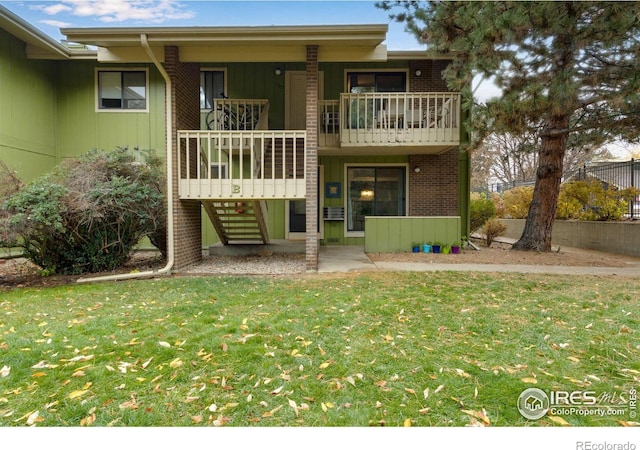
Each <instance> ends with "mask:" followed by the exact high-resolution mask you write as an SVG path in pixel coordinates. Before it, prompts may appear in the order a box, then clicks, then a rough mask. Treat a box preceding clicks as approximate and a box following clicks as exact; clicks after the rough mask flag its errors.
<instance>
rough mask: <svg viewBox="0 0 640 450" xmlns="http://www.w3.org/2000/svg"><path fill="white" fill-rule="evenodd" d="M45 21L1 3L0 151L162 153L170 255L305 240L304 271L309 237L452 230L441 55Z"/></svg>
mask: <svg viewBox="0 0 640 450" xmlns="http://www.w3.org/2000/svg"><path fill="white" fill-rule="evenodd" d="M61 31H62V33H63V34H64V35H65V36H66V37H67V40H68V42H70V43H73V44H65V45H63V44H61V43H58V42H55V41H53V40H52V39H50V38H49V37H47V36H46V35H44V34H43V33H41V32H39V31H38V30H37V29H35V28H34V27H32V26H31V25H30V24H28V23H26V22H24V21H23V20H22V19H20V18H19V17H17V16H15V15H14V14H12V13H10V12H9V11H7V10H6V9H4V8H2V7H0V98H1V99H2V101H1V102H0V158H1V159H2V160H3V161H5V162H6V163H7V164H9V166H10V167H12V168H13V169H15V170H17V171H18V173H19V175H20V176H21V178H23V179H25V180H28V179H30V178H33V177H35V176H37V175H39V174H41V173H44V172H46V171H47V170H49V169H51V168H52V167H53V166H54V165H55V164H56V163H58V162H59V161H61V160H62V159H64V158H70V157H74V156H77V155H78V154H81V153H84V152H86V151H88V150H90V149H92V148H101V149H105V150H107V149H110V148H115V147H128V148H130V149H134V148H138V149H154V150H156V152H158V153H159V154H164V155H165V157H166V165H167V166H166V167H167V173H168V175H169V176H168V184H167V189H168V206H169V208H168V209H169V227H168V228H169V233H170V237H169V241H170V242H169V244H170V245H169V251H170V253H171V255H170V257H171V259H172V262H173V264H174V265H175V267H183V266H186V265H189V264H191V263H193V262H196V261H198V260H199V259H200V258H201V257H202V249H203V246H206V245H210V244H213V243H215V242H222V243H224V244H228V245H233V244H234V243H238V242H242V243H246V242H255V243H265V242H268V241H269V240H270V239H304V240H305V243H306V262H307V268H308V269H309V270H315V269H316V268H317V261H318V247H319V246H320V245H327V244H330V245H363V244H364V243H365V242H367V243H372V242H373V243H375V242H378V243H382V242H401V241H402V240H403V239H409V238H410V235H411V234H415V233H416V231H415V227H424V226H427V225H425V224H430V225H428V226H432V227H435V228H438V227H447V229H446V230H440V229H435V228H434V230H433V233H434V234H433V235H434V236H436V235H438V233H440V234H439V235H443V233H446V234H447V235H448V236H453V235H455V236H456V237H457V239H459V238H460V236H461V235H466V234H467V232H468V197H469V156H468V154H467V153H465V152H462V151H460V144H461V142H464V141H465V140H466V139H467V136H466V131H465V130H464V129H463V122H464V118H465V117H464V116H465V114H466V112H465V111H463V110H461V101H460V95H459V93H457V92H449V91H448V89H447V87H446V84H445V83H444V81H443V79H442V71H443V70H444V69H445V68H446V67H447V64H448V63H449V61H450V60H449V59H447V57H444V56H443V57H442V58H435V59H434V58H428V57H427V56H426V55H425V53H424V52H418V51H410V52H402V51H394V52H392V51H387V49H386V47H385V44H384V42H385V39H386V33H387V26H386V25H328V26H268V27H188V28H172V27H153V28H87V29H77V28H74V29H63V30H61ZM427 217H429V218H432V221H430V222H425V221H421V220H419V219H423V218H427ZM434 217H435V218H436V219H437V218H442V220H441V221H438V220H436V222H433V218H434ZM411 218H415V219H416V220H417V221H413V222H410V221H408V220H406V219H411ZM374 219H384V220H383V221H379V222H375V224H374V222H373V220H374ZM451 219H455V220H453V221H451ZM434 223H435V225H434ZM452 224H453V225H452ZM451 227H454V228H455V229H451ZM374 228H375V233H374V231H373V230H374ZM382 247H384V246H382ZM382 247H381V248H382ZM372 248H377V247H376V245H373V246H372Z"/></svg>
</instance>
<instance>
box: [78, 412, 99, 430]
mask: <svg viewBox="0 0 640 450" xmlns="http://www.w3.org/2000/svg"><path fill="white" fill-rule="evenodd" d="M95 421H96V415H95V413H91V414H89V415H88V416H87V417H85V418H84V419H82V420H81V421H80V426H81V427H88V426H90V425H93V423H94V422H95Z"/></svg>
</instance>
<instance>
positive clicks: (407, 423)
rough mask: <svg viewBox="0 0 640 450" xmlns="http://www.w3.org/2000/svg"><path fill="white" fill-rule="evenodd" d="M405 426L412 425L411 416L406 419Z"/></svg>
mask: <svg viewBox="0 0 640 450" xmlns="http://www.w3.org/2000/svg"><path fill="white" fill-rule="evenodd" d="M404 426H405V427H410V426H411V419H409V418H406V419H404Z"/></svg>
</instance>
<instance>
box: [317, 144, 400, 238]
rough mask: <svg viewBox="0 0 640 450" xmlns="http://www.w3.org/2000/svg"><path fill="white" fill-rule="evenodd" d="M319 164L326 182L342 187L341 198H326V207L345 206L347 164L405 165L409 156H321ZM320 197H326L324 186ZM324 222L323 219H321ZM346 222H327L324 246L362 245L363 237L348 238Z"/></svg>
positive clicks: (321, 188)
mask: <svg viewBox="0 0 640 450" xmlns="http://www.w3.org/2000/svg"><path fill="white" fill-rule="evenodd" d="M318 160H319V164H320V165H322V166H324V182H325V183H330V182H339V183H340V184H341V185H342V197H341V198H325V199H324V206H345V195H346V191H345V189H346V180H345V179H344V177H345V174H344V167H345V164H363V165H367V164H391V163H396V164H404V163H406V162H407V160H408V157H407V156H391V155H390V156H321V157H320V158H318ZM320 195H322V196H324V186H320ZM321 220H322V219H321ZM344 234H345V231H344V221H333V220H331V221H325V222H324V239H323V240H322V241H321V244H324V245H362V244H363V243H364V238H362V237H346V236H345V235H344Z"/></svg>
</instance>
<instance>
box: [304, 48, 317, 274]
mask: <svg viewBox="0 0 640 450" xmlns="http://www.w3.org/2000/svg"><path fill="white" fill-rule="evenodd" d="M306 71H307V104H306V115H307V119H306V120H307V122H306V130H307V162H306V172H307V174H306V175H307V182H306V190H307V206H306V213H307V221H306V252H305V254H306V256H305V257H306V266H307V271H316V270H318V233H317V229H318V123H317V122H318V119H317V118H318V46H317V45H308V46H307V66H306Z"/></svg>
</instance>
